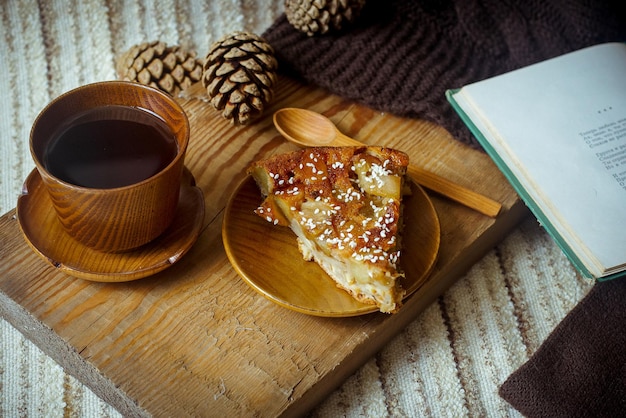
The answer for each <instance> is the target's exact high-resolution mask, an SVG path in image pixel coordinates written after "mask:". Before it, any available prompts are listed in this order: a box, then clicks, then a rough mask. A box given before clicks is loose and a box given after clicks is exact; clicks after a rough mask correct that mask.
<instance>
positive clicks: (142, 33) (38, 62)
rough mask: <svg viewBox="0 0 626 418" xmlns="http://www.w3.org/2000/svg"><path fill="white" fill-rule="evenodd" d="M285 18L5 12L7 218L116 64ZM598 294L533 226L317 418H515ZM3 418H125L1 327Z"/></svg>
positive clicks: (140, 4) (88, 9) (144, 5)
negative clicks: (66, 126) (46, 137)
mask: <svg viewBox="0 0 626 418" xmlns="http://www.w3.org/2000/svg"><path fill="white" fill-rule="evenodd" d="M282 10H283V5H282V0H274V1H272V2H271V3H270V2H267V1H261V0H244V1H241V0H239V1H236V0H221V1H219V0H213V1H211V0H207V1H204V2H200V1H195V0H163V1H158V2H157V1H151V0H146V1H141V0H85V1H81V0H51V1H36V0H7V1H5V2H3V6H2V8H0V17H1V18H0V63H1V68H2V76H1V77H0V91H1V92H2V95H3V98H2V100H0V173H1V176H0V213H5V212H7V211H9V210H10V209H12V208H13V207H14V206H15V203H16V199H17V196H18V194H19V193H20V190H21V185H22V182H23V181H24V179H25V177H26V175H27V174H28V172H29V171H30V170H31V169H32V168H33V167H34V164H33V163H32V159H31V157H30V154H29V148H28V135H29V130H30V127H31V125H32V122H33V120H34V118H35V116H36V115H37V114H38V112H39V111H40V110H41V109H42V108H43V107H44V106H45V105H46V104H47V103H48V102H49V101H50V100H51V99H53V98H54V97H56V96H58V95H59V94H61V93H63V92H65V91H67V90H70V89H72V88H74V87H77V86H79V85H82V84H86V83H89V82H94V81H101V80H110V79H115V78H116V76H115V72H114V59H115V57H116V56H117V55H119V54H120V53H121V52H123V51H125V50H127V49H128V48H129V47H130V46H132V45H134V44H136V43H140V42H144V41H150V40H162V41H165V42H166V43H168V44H172V45H182V46H185V47H187V48H190V49H193V50H196V51H197V52H198V53H199V55H201V56H202V54H204V53H206V51H207V50H208V47H209V45H210V44H211V43H212V42H213V41H214V40H216V39H217V38H219V37H221V36H222V35H224V34H226V33H229V32H232V31H235V30H248V31H252V32H255V33H259V34H260V33H262V32H263V31H264V30H265V29H266V28H267V27H268V26H269V25H270V24H271V23H272V22H273V21H274V20H275V19H276V18H277V17H278V16H279V14H280V13H281V12H282ZM0 245H4V244H3V243H0ZM2 261H3V262H4V261H5V260H2ZM591 286H592V283H589V282H587V281H585V280H583V279H582V278H581V277H580V276H578V275H577V274H576V272H575V271H574V269H573V268H572V267H571V265H570V264H569V262H568V261H567V260H566V258H565V257H564V256H563V254H562V253H561V251H560V250H559V249H558V247H557V246H556V245H555V244H554V242H553V241H552V240H551V239H550V238H549V237H548V235H547V234H546V233H545V232H544V231H543V230H542V229H541V228H540V227H539V226H538V225H537V224H536V222H534V221H533V220H528V221H526V222H525V223H524V224H522V225H521V226H520V227H519V228H517V229H516V230H515V231H513V232H512V233H511V234H510V236H509V237H507V238H506V239H505V240H504V241H503V242H502V244H501V245H499V246H498V247H497V248H495V249H494V250H492V251H490V252H489V253H488V254H487V255H486V256H485V257H484V258H483V259H482V260H481V261H480V262H478V263H477V264H476V265H475V266H474V267H473V268H472V269H471V270H470V271H469V272H468V273H467V275H466V276H465V277H464V278H462V279H461V280H460V281H459V282H458V283H457V284H456V285H455V286H453V287H452V288H451V289H450V290H449V291H448V292H446V293H445V294H444V295H443V296H442V297H440V298H439V299H438V301H437V302H436V303H434V304H433V305H432V306H430V307H429V308H428V309H427V310H426V311H425V312H424V313H423V314H422V315H420V316H419V317H418V318H416V319H415V321H414V322H413V323H412V324H411V325H410V326H409V327H407V328H406V330H404V331H403V332H402V333H401V334H400V335H399V336H398V337H396V338H395V339H394V340H392V341H391V342H390V343H389V344H388V345H387V346H386V347H385V348H384V349H383V350H382V351H381V352H380V353H378V354H377V355H376V356H375V357H374V358H372V359H371V360H370V361H369V362H367V363H366V364H365V365H364V366H363V367H362V368H361V369H360V370H358V371H357V372H356V373H355V374H354V375H353V376H352V377H351V378H350V379H349V380H348V381H346V382H345V384H344V385H343V386H341V387H340V388H339V389H338V390H336V391H335V392H334V393H333V394H332V395H331V396H330V397H329V398H328V399H326V400H325V401H324V402H323V403H322V404H321V405H319V406H318V407H317V408H316V410H315V411H313V416H332V417H335V416H376V417H392V416H393V417H398V416H434V417H446V416H450V417H463V416H481V417H484V416H494V417H502V416H518V413H517V411H515V410H514V409H513V408H512V407H510V406H509V405H508V404H507V403H506V402H505V401H504V400H502V399H501V398H500V397H499V396H498V393H497V390H498V387H499V385H500V384H501V383H502V382H503V381H504V380H505V379H506V378H507V377H508V376H509V375H510V374H511V373H512V372H513V371H514V370H516V369H517V368H518V367H519V366H521V365H522V364H523V363H524V362H525V361H526V360H527V359H528V358H529V357H530V356H531V355H532V354H533V353H534V352H535V350H536V349H537V348H538V346H539V345H540V344H541V343H542V342H543V341H544V340H545V339H546V338H547V337H548V335H549V334H550V332H551V331H552V330H553V329H554V327H555V326H556V325H557V324H558V323H559V322H560V321H561V320H562V319H563V318H564V317H565V315H566V314H567V313H568V312H569V311H570V309H571V308H573V307H574V306H575V305H576V303H577V302H579V301H580V300H581V299H582V298H583V296H584V295H585V294H586V293H587V292H588V290H589V289H590V288H591ZM0 416H1V417H16V416H52V417H55V416H58V417H64V416H70V417H74V416H76V417H81V416H89V417H100V416H102V417H104V416H119V413H118V412H117V411H116V410H114V409H113V408H112V407H111V406H109V405H108V404H106V403H105V402H104V401H102V400H100V399H99V398H98V397H96V396H95V395H94V394H93V392H91V391H90V390H89V389H88V388H87V387H86V386H84V385H83V384H82V383H80V382H78V381H77V380H76V379H74V378H73V377H72V376H70V375H68V374H67V373H66V372H65V371H64V370H63V369H62V368H61V367H60V366H59V365H57V364H56V363H55V362H54V361H53V360H52V359H51V358H49V357H48V356H46V355H45V354H43V353H42V352H41V351H40V350H39V349H38V348H37V347H35V346H34V345H33V344H32V343H31V342H30V341H29V340H27V339H26V338H25V337H24V336H23V335H22V334H21V333H20V332H19V331H17V330H16V329H15V328H13V327H12V326H11V325H10V324H8V323H7V322H6V321H5V320H0Z"/></svg>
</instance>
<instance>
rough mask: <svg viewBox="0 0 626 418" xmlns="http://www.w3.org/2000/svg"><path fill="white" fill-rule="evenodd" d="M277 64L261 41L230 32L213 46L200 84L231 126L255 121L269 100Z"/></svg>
mask: <svg viewBox="0 0 626 418" xmlns="http://www.w3.org/2000/svg"><path fill="white" fill-rule="evenodd" d="M277 68H278V62H277V61H276V58H275V57H274V49H273V48H272V46H271V45H270V44H269V43H267V41H265V40H264V39H263V38H261V37H259V36H257V35H255V34H252V33H247V32H234V33H232V34H230V35H227V36H225V37H224V38H222V39H220V40H219V41H217V42H215V43H214V44H213V45H212V46H211V48H210V50H209V52H208V54H207V57H206V60H205V62H204V73H203V76H202V84H203V86H204V87H205V88H206V90H207V94H208V96H209V99H210V100H211V104H212V105H213V106H214V107H215V109H217V110H222V116H224V117H225V118H226V119H230V120H232V122H233V124H235V125H246V124H248V123H250V122H251V121H252V120H254V119H256V118H257V117H259V116H260V115H261V114H262V113H263V110H264V107H265V106H266V105H267V104H268V103H269V102H270V101H271V100H272V97H273V95H274V93H273V90H272V88H273V86H274V83H275V82H276V69H277Z"/></svg>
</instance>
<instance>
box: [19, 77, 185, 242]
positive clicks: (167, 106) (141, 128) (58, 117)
mask: <svg viewBox="0 0 626 418" xmlns="http://www.w3.org/2000/svg"><path fill="white" fill-rule="evenodd" d="M138 112H139V113H138ZM140 119H141V120H140ZM144 119H145V120H144ZM111 124H113V125H114V126H111ZM131 128H132V129H131ZM92 137H93V138H92ZM96 137H98V138H99V139H98V141H104V142H106V144H105V145H100V146H101V148H97V146H98V145H93V146H92V145H91V144H92V142H94V143H95V141H96V139H94V138H96ZM67 138H69V139H67ZM66 139H67V141H70V142H67V141H66ZM115 140H117V145H115V144H109V142H111V141H112V142H115ZM71 141H73V142H71ZM89 141H91V142H89ZM150 141H155V142H154V144H153V143H152V142H150ZM159 141H161V142H163V141H165V143H167V144H169V145H167V147H169V148H167V147H166V148H167V149H169V151H168V152H169V153H168V152H165V151H164V152H163V155H161V157H162V158H161V160H160V163H159V164H157V165H155V164H152V163H151V165H150V167H152V168H151V170H152V171H154V172H153V173H152V174H150V170H148V169H146V167H147V166H148V164H147V163H144V162H142V161H143V157H144V156H143V154H144V153H146V154H149V153H153V150H154V149H155V148H159V147H162V145H163V144H161V145H159V146H157V145H156V142H159ZM66 142H67V143H66ZM170 142H171V144H170ZM188 142H189V122H188V120H187V116H186V115H185V113H184V111H183V109H182V108H181V106H180V105H179V104H178V103H176V101H174V100H173V99H172V97H170V96H169V95H167V94H165V93H163V92H161V91H159V90H157V89H154V88H151V87H147V86H143V85H140V84H137V83H130V82H122V81H105V82H100V83H94V84H88V85H85V86H82V87H78V88H76V89H74V90H71V91H69V92H67V93H65V94H63V95H61V96H59V97H58V98H56V99H54V100H53V101H52V102H51V103H50V104H48V105H47V106H46V107H45V108H44V109H43V110H42V111H41V113H40V114H39V115H38V116H37V118H36V120H35V122H34V124H33V127H32V129H31V134H30V150H31V154H32V156H33V159H34V161H35V166H36V168H37V171H38V172H39V174H40V176H41V178H42V180H43V183H44V184H45V187H46V189H47V191H48V194H49V196H50V199H51V201H52V206H53V207H54V209H55V211H56V213H57V217H58V219H59V221H60V223H61V224H62V225H63V227H64V229H65V231H66V232H67V233H68V235H70V236H71V237H72V238H74V239H75V240H76V241H78V242H80V243H82V244H84V245H86V246H88V247H90V248H93V249H97V250H101V251H105V252H118V251H126V250H131V249H134V248H137V247H140V246H142V245H144V244H146V243H148V242H150V241H152V240H154V239H155V238H157V237H158V236H159V235H161V234H162V233H163V232H164V231H165V230H166V229H167V227H168V226H169V225H170V224H171V223H172V221H173V219H174V215H175V213H176V208H177V206H178V198H179V190H180V184H181V178H182V172H183V164H184V157H185V152H186V149H187V144H188ZM63 143H66V145H65V146H62V145H61V144H63ZM120 144H123V145H120ZM172 146H173V147H174V148H172ZM115 147H117V148H118V149H117V151H111V149H114V148H115ZM120 149H121V150H120ZM159 149H160V148H159ZM164 149H165V148H164ZM129 150H132V152H131V155H129V156H126V155H123V156H122V157H120V155H118V154H120V153H121V154H125V153H126V152H127V151H129ZM129 152H130V151H129ZM83 153H84V155H83ZM129 158H132V159H135V160H131V161H129V160H128V159H129ZM146 158H147V157H146ZM118 159H121V161H122V163H123V164H126V165H125V166H123V164H122V165H120V164H121V163H120V162H119V161H118ZM94 161H95V162H94ZM144 166H146V167H144ZM95 167H99V168H100V170H101V171H99V172H97V173H96V174H94V173H92V172H90V170H93V169H95ZM124 167H125V168H124ZM144 169H146V170H147V171H145V170H144ZM144 171H145V172H144ZM146 173H148V174H146ZM141 175H143V176H144V177H145V176H147V177H145V178H142V177H141ZM137 176H139V177H137ZM83 177H84V178H85V179H90V180H89V182H83ZM117 177H121V178H117ZM116 178H117V179H116ZM92 180H93V181H92ZM113 180H115V181H117V183H116V182H114V181H113ZM107 182H108V183H107ZM127 183H128V184H127Z"/></svg>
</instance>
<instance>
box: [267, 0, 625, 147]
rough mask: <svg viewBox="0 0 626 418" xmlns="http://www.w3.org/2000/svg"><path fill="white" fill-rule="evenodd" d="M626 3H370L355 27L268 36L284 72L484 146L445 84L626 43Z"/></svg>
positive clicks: (284, 27) (276, 31)
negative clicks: (462, 117) (459, 113)
mask: <svg viewBox="0 0 626 418" xmlns="http://www.w3.org/2000/svg"><path fill="white" fill-rule="evenodd" d="M623 9H624V7H621V3H619V2H617V1H576V0H574V1H572V0H554V1H541V0H528V1H523V0H517V1H515V0H514V1H498V0H493V1H491V0H468V1H465V0H457V1H454V0H444V1H433V0H428V1H412V0H391V1H388V0H384V1H383V0H370V1H369V2H367V4H366V6H365V8H364V9H363V12H362V15H361V16H360V18H359V19H358V20H357V21H356V22H355V23H354V25H353V26H351V27H347V28H345V29H344V30H343V31H342V32H339V33H336V34H331V35H324V36H316V37H307V36H306V35H304V34H302V33H300V32H298V31H296V30H294V29H293V28H292V27H291V25H290V24H289V22H287V19H286V18H283V19H280V20H278V21H277V22H276V24H275V25H274V26H272V27H271V28H270V29H269V30H268V31H267V32H266V33H265V37H266V38H267V39H268V40H269V41H270V42H271V43H272V45H274V47H275V48H276V50H277V52H278V57H279V60H280V61H282V64H283V69H285V70H286V69H289V70H290V71H292V72H293V73H294V74H296V75H298V76H300V77H302V78H303V79H305V80H306V81H308V82H311V83H314V84H317V85H319V86H322V87H325V88H327V89H328V90H329V91H332V92H334V93H337V94H339V95H341V96H344V97H347V98H350V99H353V100H356V101H358V102H361V103H364V104H366V105H368V106H370V107H373V108H375V109H379V110H382V111H387V112H390V113H394V114H397V115H401V116H407V117H419V118H425V119H429V120H431V121H433V122H435V123H437V124H439V125H442V126H444V127H445V128H447V129H448V131H450V133H452V134H453V136H455V137H456V138H457V139H459V140H461V141H463V142H465V143H468V144H471V145H473V146H477V143H476V142H475V139H474V138H473V137H472V136H471V134H470V133H469V130H467V128H466V127H465V126H464V125H463V124H462V123H461V121H460V119H459V118H458V117H456V115H455V114H454V112H453V110H452V108H451V107H450V106H449V105H448V103H447V102H446V99H445V91H446V89H450V88H458V87H462V86H463V85H465V84H468V83H471V82H474V81H478V80H482V79H484V78H487V77H490V76H493V75H497V74H501V73H503V72H506V71H510V70H513V69H516V68H519V67H522V66H525V65H529V64H532V63H536V62H538V61H541V60H545V59H547V58H552V57H555V56H557V55H561V54H563V53H566V52H570V51H573V50H576V49H580V48H583V47H586V46H590V45H593V44H596V43H601V42H607V41H624V40H626V18H625V17H626V12H624V11H623Z"/></svg>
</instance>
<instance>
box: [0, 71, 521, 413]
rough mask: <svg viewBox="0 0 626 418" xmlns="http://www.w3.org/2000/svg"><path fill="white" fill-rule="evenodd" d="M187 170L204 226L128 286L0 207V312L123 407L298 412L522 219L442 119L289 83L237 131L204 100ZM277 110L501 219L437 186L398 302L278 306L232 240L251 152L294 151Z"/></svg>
mask: <svg viewBox="0 0 626 418" xmlns="http://www.w3.org/2000/svg"><path fill="white" fill-rule="evenodd" d="M198 95H200V96H201V89H197V88H194V89H192V90H191V91H189V92H188V95H187V96H186V97H185V98H180V99H179V100H180V103H181V104H182V106H183V108H184V109H185V110H186V112H187V115H188V117H189V120H190V124H191V141H190V145H189V148H188V153H187V159H186V166H187V167H188V168H189V169H190V170H191V172H192V173H193V175H194V177H195V178H196V182H197V185H198V187H200V188H201V189H202V190H203V192H204V198H205V207H206V216H205V226H204V228H203V230H202V232H201V235H200V238H199V239H198V241H197V242H196V244H195V245H194V247H193V248H192V249H191V250H190V251H189V252H188V253H187V254H186V255H185V257H184V258H183V259H181V260H180V261H179V262H178V263H176V264H175V265H173V266H172V267H170V268H168V269H167V270H165V271H162V272H160V273H158V274H156V275H155V276H152V277H148V278H145V279H141V280H137V281H133V282H126V283H96V282H91V281H86V280H82V279H77V278H73V277H70V276H68V275H66V274H64V273H63V272H61V271H59V270H56V269H55V268H54V267H51V266H50V265H49V264H48V263H46V262H45V261H44V260H42V259H41V258H40V257H39V256H38V255H36V254H35V253H34V252H33V251H32V250H31V249H30V247H29V246H28V245H27V244H26V242H25V240H24V238H23V237H22V236H21V233H20V230H19V227H18V223H17V220H16V216H15V211H11V212H9V213H7V214H5V215H4V216H3V217H2V218H0V242H2V245H1V246H0V259H1V260H2V263H1V264H0V302H1V303H0V315H2V316H4V317H5V318H6V319H7V320H8V321H9V322H11V323H12V324H13V325H14V326H15V327H16V328H18V329H19V330H20V331H22V332H23V333H24V334H25V335H26V336H27V337H28V338H30V339H31V340H33V342H35V343H36V344H37V345H38V346H40V347H41V348H42V349H43V350H44V351H45V352H46V353H47V354H49V355H50V356H51V357H53V358H54V359H55V360H57V361H58V362H59V363H60V364H61V365H62V366H64V367H65V368H66V369H67V370H68V372H70V373H72V374H74V375H75V376H76V377H77V378H78V379H80V380H81V381H83V382H84V383H86V384H87V385H88V386H89V387H90V388H92V390H93V391H94V392H95V393H96V394H98V395H99V396H101V397H102V398H103V399H104V400H105V401H107V402H109V403H111V404H112V405H114V406H115V407H116V408H118V409H119V410H120V412H122V413H123V414H125V415H126V416H141V415H154V416H177V417H183V416H208V415H211V416H220V415H223V416H242V415H243V416H277V415H285V416H295V415H301V414H302V413H303V412H304V411H306V410H308V409H310V408H311V407H312V406H314V405H315V404H316V403H317V402H319V400H321V399H323V397H324V396H326V395H327V394H328V393H330V392H331V391H332V390H333V389H334V388H335V387H337V386H338V385H339V384H340V383H341V382H342V381H343V380H345V378H347V377H348V376H349V375H350V374H351V373H353V372H354V371H355V370H356V369H357V368H358V367H359V366H360V365H362V364H363V363H364V362H365V361H367V360H368V359H369V358H370V357H371V356H372V355H373V354H374V353H375V352H376V351H378V350H379V349H380V348H381V347H383V346H384V345H385V344H386V343H387V342H388V341H389V340H390V339H391V338H392V337H393V336H394V335H395V334H397V333H398V332H399V331H400V330H402V329H403V328H404V327H405V326H406V325H407V324H408V323H410V322H411V321H412V320H413V319H414V318H415V317H416V315H417V314H418V313H420V312H421V311H422V310H424V309H425V308H426V307H427V306H428V305H429V304H430V303H432V302H433V301H434V300H435V299H436V298H437V297H438V296H439V295H440V294H441V293H442V292H443V291H444V290H445V289H447V288H448V287H449V286H450V285H451V284H452V283H454V281H455V280H456V279H457V278H459V277H460V276H461V275H462V274H463V273H464V272H465V271H466V270H467V269H468V268H469V267H470V266H471V265H472V264H473V263H474V262H475V261H476V260H477V259H479V258H480V257H481V256H482V255H484V254H485V253H486V252H487V251H488V250H489V249H491V248H492V247H493V246H494V245H495V244H496V243H497V242H499V241H500V240H501V239H502V238H503V237H504V236H505V235H506V234H507V232H508V231H510V229H511V228H512V227H513V226H514V225H516V224H517V223H518V222H519V220H521V219H522V218H523V217H524V216H525V215H526V214H527V211H526V210H525V208H524V206H523V204H522V203H521V201H520V200H519V199H518V197H517V195H516V194H515V192H514V191H513V189H512V188H511V187H510V186H509V185H508V183H507V182H506V180H505V179H504V177H503V176H502V175H501V174H500V172H499V171H498V169H497V168H496V167H495V165H494V164H493V163H492V162H491V160H490V159H489V158H488V157H487V156H486V155H485V154H483V153H481V152H479V151H476V150H472V149H470V148H468V147H466V146H464V145H462V144H460V143H458V142H457V141H454V139H453V138H451V137H450V136H449V134H448V133H447V132H446V131H445V130H443V129H441V128H440V127H438V126H435V125H433V124H430V123H427V122H424V121H420V120H407V119H402V118H397V117H394V116H391V115H388V114H384V113H380V112H376V111H373V110H371V109H368V108H365V107H362V106H359V105H356V104H354V103H352V102H349V101H345V100H343V99H341V98H340V97H337V96H333V95H329V94H328V93H326V92H325V91H323V90H321V89H317V88H314V87H311V86H303V85H301V84H299V83H298V82H296V81H293V80H289V79H285V78H281V79H280V80H279V83H278V85H277V88H276V96H275V99H274V101H273V102H272V106H271V108H269V109H267V110H266V114H265V116H264V117H263V119H261V120H259V121H257V122H256V123H255V124H252V125H250V126H247V127H234V126H232V125H230V124H229V123H228V122H227V121H225V120H223V119H222V118H221V116H220V115H219V113H218V112H216V111H214V110H213V109H211V107H210V105H209V104H208V103H207V102H206V101H204V100H201V99H199V98H198ZM282 107H302V108H310V109H313V110H316V111H318V112H321V113H324V114H325V115H327V116H329V117H330V118H331V119H332V120H333V121H334V122H335V123H336V124H337V126H338V127H339V129H340V130H341V131H342V132H344V133H346V134H348V135H350V136H352V137H353V138H355V139H357V140H359V141H361V142H364V143H367V144H373V145H386V146H392V147H396V148H399V149H401V150H403V151H405V152H407V153H408V154H409V155H410V157H411V161H412V163H413V164H416V165H418V166H423V167H425V168H427V169H429V170H431V171H433V172H436V173H438V174H440V175H442V176H446V177H448V178H450V179H451V180H454V181H456V182H458V183H460V184H463V185H465V186H468V187H471V188H472V189H474V190H476V191H478V192H480V193H483V194H485V195H487V196H489V197H491V198H492V199H495V200H497V201H499V202H501V203H502V205H503V210H502V212H501V213H500V215H499V216H498V217H497V218H496V219H492V218H489V217H487V216H484V215H481V214H479V213H477V212H475V211H473V210H471V209H468V208H466V207H463V206H461V205H459V204H457V203H454V202H451V201H449V200H446V199H443V198H441V197H440V196H437V195H435V194H432V195H431V199H432V200H433V203H434V205H435V208H436V209H437V212H438V214H439V218H440V222H441V233H442V235H441V247H440V254H439V259H438V262H437V265H436V266H435V268H434V271H433V273H432V275H431V276H430V278H429V280H427V281H426V283H425V284H424V285H423V286H422V287H421V288H419V289H418V290H417V291H416V292H415V293H414V294H413V295H412V296H411V297H410V298H409V299H408V300H407V301H406V303H405V305H404V307H403V308H402V309H401V310H400V312H399V313H397V314H395V315H385V314H380V313H372V314H367V315H362V316H356V317H350V318H323V317H315V316H309V315H304V314H302V313H298V312H294V311H292V310H289V309H285V308H283V307H281V306H279V305H277V304H274V303H272V302H271V301H269V300H267V299H266V298H264V297H262V296H261V295H259V294H258V293H257V292H255V291H254V290H253V289H251V288H250V287H249V286H248V285H247V284H246V283H245V282H244V281H243V280H242V279H241V278H240V277H239V276H238V275H237V273H236V272H235V270H234V269H233V268H232V266H231V264H230V263H229V261H228V258H227V256H226V253H225V250H224V247H223V244H222V235H221V232H222V219H223V212H224V208H225V206H226V203H227V201H228V199H229V197H230V195H231V193H232V192H233V191H234V190H235V188H236V186H237V185H238V184H239V183H240V182H241V181H242V179H243V178H244V176H245V167H246V166H247V165H248V164H249V163H250V162H251V161H253V160H255V159H258V158H263V157H267V156H269V155H271V154H272V153H276V152H280V151H286V150H290V149H293V148H294V145H291V144H288V143H286V141H284V140H283V138H282V137H281V136H280V134H279V133H278V132H277V131H276V130H275V128H274V126H273V124H272V113H273V112H274V111H275V110H277V109H279V108H282Z"/></svg>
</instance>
